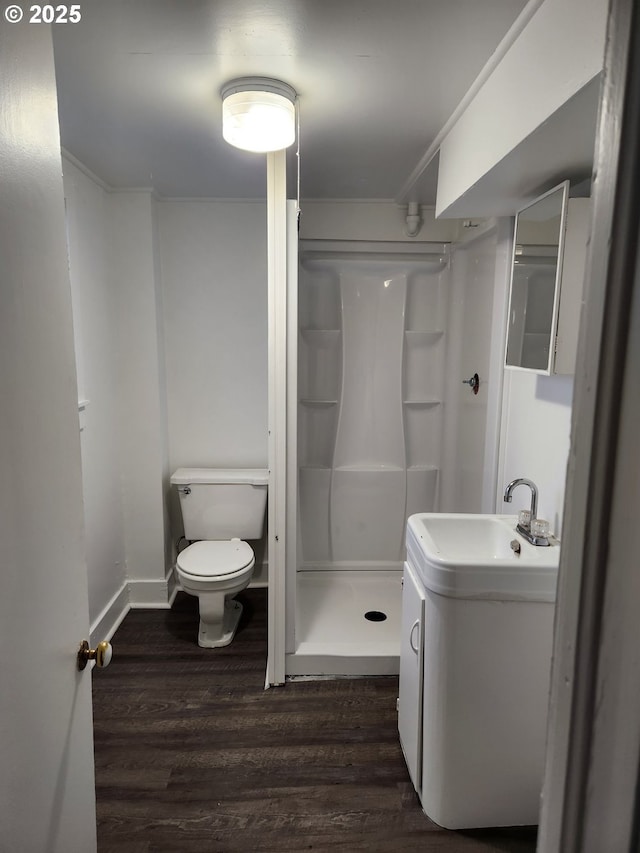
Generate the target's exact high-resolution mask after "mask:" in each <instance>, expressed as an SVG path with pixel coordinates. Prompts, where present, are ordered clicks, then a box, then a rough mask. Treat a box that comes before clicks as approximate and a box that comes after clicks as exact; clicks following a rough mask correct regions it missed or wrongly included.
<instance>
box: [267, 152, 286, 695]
mask: <svg viewBox="0 0 640 853" xmlns="http://www.w3.org/2000/svg"><path fill="white" fill-rule="evenodd" d="M267 268H268V275H267V284H268V324H269V329H268V338H269V345H268V361H269V370H268V385H269V387H268V395H269V441H268V448H269V510H268V525H269V530H268V553H269V604H268V620H269V621H268V652H267V677H266V681H267V685H275V684H283V683H284V657H285V628H286V626H285V617H286V608H285V604H286V560H285V554H286V512H287V480H286V472H287V465H286V461H287V180H286V152H285V151H275V152H273V153H269V154H267Z"/></svg>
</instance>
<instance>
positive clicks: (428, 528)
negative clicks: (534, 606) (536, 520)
mask: <svg viewBox="0 0 640 853" xmlns="http://www.w3.org/2000/svg"><path fill="white" fill-rule="evenodd" d="M516 523H517V519H516V517H515V516H508V515H470V514H449V513H419V514H418V515H412V516H411V517H410V518H409V521H408V523H407V559H408V560H409V562H410V563H412V565H414V566H415V568H416V570H417V571H418V573H419V574H420V576H421V577H422V580H423V581H424V583H425V585H426V586H427V588H429V589H431V590H432V591H434V592H438V593H440V594H441V595H451V596H454V597H464V598H468V597H471V598H477V597H484V598H488V597H491V598H496V599H505V598H506V599H509V600H513V599H523V600H537V601H555V590H556V580H557V572H558V563H559V559H560V547H559V543H558V542H557V540H552V542H553V544H551V545H549V546H547V547H544V546H537V545H531V543H529V542H527V541H526V539H524V538H523V537H522V536H520V534H518V533H516ZM513 541H515V542H517V543H518V545H519V553H518V552H517V549H516V550H514V549H513V548H512V547H511V544H510V543H511V542H513Z"/></svg>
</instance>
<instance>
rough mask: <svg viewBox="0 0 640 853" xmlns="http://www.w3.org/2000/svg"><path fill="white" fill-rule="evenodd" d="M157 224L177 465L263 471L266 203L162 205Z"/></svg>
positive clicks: (169, 404)
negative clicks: (253, 468)
mask: <svg viewBox="0 0 640 853" xmlns="http://www.w3.org/2000/svg"><path fill="white" fill-rule="evenodd" d="M158 222H159V233H160V260H161V267H162V311H163V317H164V340H165V347H166V390H167V409H168V423H169V461H170V467H171V469H172V470H173V469H175V468H178V467H179V466H181V465H185V466H196V467H207V466H210V467H216V466H217V467H230V468H232V467H245V468H252V467H256V468H263V467H266V465H267V255H266V253H267V248H266V227H267V226H266V205H265V204H264V203H261V202H229V201H225V202H215V201H214V202H207V201H202V202H200V201H163V202H162V203H160V204H159V205H158Z"/></svg>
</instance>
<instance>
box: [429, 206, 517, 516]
mask: <svg viewBox="0 0 640 853" xmlns="http://www.w3.org/2000/svg"><path fill="white" fill-rule="evenodd" d="M508 225H509V223H508V222H505V221H501V222H496V221H493V222H491V223H485V224H484V226H479V229H478V230H479V231H480V232H481V233H479V234H478V236H476V234H474V232H473V231H472V232H470V234H469V233H468V234H466V235H465V239H464V240H463V241H461V242H459V243H457V244H456V245H454V246H453V248H452V258H451V299H450V303H449V322H448V341H447V370H446V377H445V419H444V436H443V439H444V460H443V470H442V487H441V493H440V510H441V511H443V512H493V510H494V501H495V478H496V473H497V472H496V468H497V451H498V431H499V424H500V419H499V417H496V416H495V410H496V408H497V407H499V406H500V400H501V397H502V373H503V367H502V362H503V358H504V355H503V349H502V347H496V346H495V339H494V335H495V334H498V335H499V334H500V332H499V331H498V330H499V329H500V327H501V325H503V323H504V314H505V302H506V299H505V294H506V290H507V285H508V261H507V257H508V256H509V255H510V247H511V237H510V230H511V229H510V228H509V227H508ZM476 233H477V232H476ZM474 373H478V375H479V377H480V387H479V391H478V394H477V395H474V394H473V392H472V390H471V388H470V387H469V386H468V385H463V384H462V382H463V380H466V379H469V378H470V377H471V376H472V375H473V374H474ZM488 486H489V488H488Z"/></svg>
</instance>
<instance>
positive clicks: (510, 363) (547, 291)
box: [505, 181, 569, 374]
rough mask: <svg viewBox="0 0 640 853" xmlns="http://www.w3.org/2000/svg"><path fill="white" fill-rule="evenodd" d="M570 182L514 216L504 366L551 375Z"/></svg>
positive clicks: (554, 189) (550, 191) (555, 188)
mask: <svg viewBox="0 0 640 853" xmlns="http://www.w3.org/2000/svg"><path fill="white" fill-rule="evenodd" d="M568 195H569V182H568V181H564V182H563V183H562V184H560V185H559V186H557V187H554V188H553V189H551V190H549V191H548V192H546V193H545V194H544V195H541V196H540V198H537V199H536V200H535V201H534V202H532V203H531V204H529V205H527V207H525V208H523V209H522V210H520V211H519V212H518V214H517V216H516V229H515V238H514V246H513V258H512V264H511V293H510V298H509V320H508V324H507V352H506V360H505V366H506V367H511V368H515V369H519V370H530V371H534V372H535V373H545V374H550V373H552V372H553V356H554V350H555V346H554V344H555V338H556V326H557V318H558V303H559V293H560V278H561V270H562V250H563V243H564V230H565V221H566V211H567V198H568Z"/></svg>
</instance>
